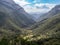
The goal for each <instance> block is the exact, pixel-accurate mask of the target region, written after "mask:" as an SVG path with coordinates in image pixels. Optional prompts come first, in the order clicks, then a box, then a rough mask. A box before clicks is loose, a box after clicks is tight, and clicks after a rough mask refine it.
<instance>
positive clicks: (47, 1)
mask: <svg viewBox="0 0 60 45" xmlns="http://www.w3.org/2000/svg"><path fill="white" fill-rule="evenodd" d="M14 1H15V2H16V3H17V4H19V5H20V6H22V7H23V8H24V9H25V11H26V12H28V13H38V12H40V13H44V12H47V11H49V10H51V9H52V8H53V7H54V6H55V5H57V4H59V3H60V0H14Z"/></svg>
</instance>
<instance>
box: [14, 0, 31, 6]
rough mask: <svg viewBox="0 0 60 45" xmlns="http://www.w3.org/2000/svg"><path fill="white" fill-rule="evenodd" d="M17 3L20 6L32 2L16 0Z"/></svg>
mask: <svg viewBox="0 0 60 45" xmlns="http://www.w3.org/2000/svg"><path fill="white" fill-rule="evenodd" d="M14 1H15V3H17V4H19V5H20V6H22V7H23V6H24V5H27V4H30V3H28V2H26V1H25V0H14Z"/></svg>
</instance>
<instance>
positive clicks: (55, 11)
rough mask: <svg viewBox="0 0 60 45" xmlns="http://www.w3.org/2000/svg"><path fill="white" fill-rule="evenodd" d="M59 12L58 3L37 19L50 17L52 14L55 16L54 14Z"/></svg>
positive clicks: (59, 6)
mask: <svg viewBox="0 0 60 45" xmlns="http://www.w3.org/2000/svg"><path fill="white" fill-rule="evenodd" d="M58 13H60V5H56V6H55V7H54V8H52V9H51V10H50V11H49V12H47V13H45V14H43V15H42V16H40V17H39V18H38V21H39V20H40V21H41V20H44V19H47V18H50V17H52V16H55V15H56V14H58Z"/></svg>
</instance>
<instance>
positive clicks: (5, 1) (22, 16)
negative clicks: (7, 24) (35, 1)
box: [0, 0, 34, 27]
mask: <svg viewBox="0 0 60 45" xmlns="http://www.w3.org/2000/svg"><path fill="white" fill-rule="evenodd" d="M0 12H1V13H4V14H6V17H7V18H8V17H9V19H11V20H12V22H14V23H15V24H16V25H19V26H21V27H27V26H30V25H32V24H34V20H33V19H31V18H30V16H29V14H27V13H26V12H25V11H24V9H23V8H22V7H20V6H19V5H17V4H15V3H14V2H13V1H12V0H1V1H0ZM4 16H5V15H4Z"/></svg>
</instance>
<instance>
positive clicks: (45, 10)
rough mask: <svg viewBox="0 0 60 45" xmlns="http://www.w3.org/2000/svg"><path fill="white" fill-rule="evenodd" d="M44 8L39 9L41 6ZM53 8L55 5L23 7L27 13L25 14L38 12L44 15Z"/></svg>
mask: <svg viewBox="0 0 60 45" xmlns="http://www.w3.org/2000/svg"><path fill="white" fill-rule="evenodd" d="M44 5H45V6H46V7H47V8H41V7H42V6H44ZM36 6H38V7H40V8H36ZM54 6H55V4H42V3H41V4H35V5H34V6H29V5H26V6H25V7H24V9H25V10H26V11H27V12H29V13H31V12H33V13H34V12H35V13H36V12H40V13H42V12H43V13H45V12H48V11H49V10H51V9H52V8H53V7H54Z"/></svg>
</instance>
